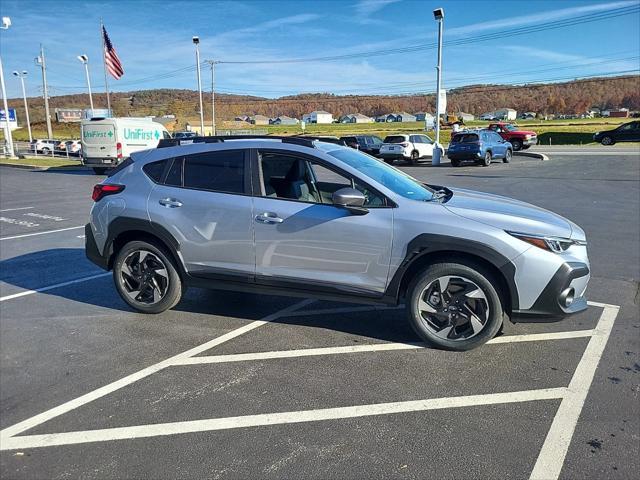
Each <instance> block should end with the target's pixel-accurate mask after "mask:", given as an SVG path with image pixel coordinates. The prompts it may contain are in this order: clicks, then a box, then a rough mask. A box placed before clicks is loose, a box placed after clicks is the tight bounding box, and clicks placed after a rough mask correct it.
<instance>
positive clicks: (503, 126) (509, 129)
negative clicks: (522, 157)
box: [487, 122, 538, 152]
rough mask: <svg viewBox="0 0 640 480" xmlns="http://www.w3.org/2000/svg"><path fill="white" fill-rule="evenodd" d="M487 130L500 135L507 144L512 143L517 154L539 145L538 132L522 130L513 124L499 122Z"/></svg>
mask: <svg viewBox="0 0 640 480" xmlns="http://www.w3.org/2000/svg"><path fill="white" fill-rule="evenodd" d="M487 128H488V129H489V130H493V131H494V132H496V133H498V134H499V135H500V136H501V137H502V138H504V139H505V140H506V141H507V142H509V143H511V145H512V146H513V150H514V151H516V152H517V151H519V150H523V149H525V150H526V149H527V148H529V147H530V146H531V145H536V144H537V143H538V134H537V133H536V132H533V131H531V130H521V129H520V128H519V127H518V126H517V125H514V124H513V123H506V122H497V123H492V124H490V125H489V126H488V127H487Z"/></svg>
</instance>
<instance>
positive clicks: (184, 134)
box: [173, 132, 198, 138]
mask: <svg viewBox="0 0 640 480" xmlns="http://www.w3.org/2000/svg"><path fill="white" fill-rule="evenodd" d="M197 136H198V134H197V133H196V132H174V133H173V138H193V137H197Z"/></svg>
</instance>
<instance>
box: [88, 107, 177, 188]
mask: <svg viewBox="0 0 640 480" xmlns="http://www.w3.org/2000/svg"><path fill="white" fill-rule="evenodd" d="M80 131H81V135H82V163H83V164H84V165H87V166H89V167H92V168H93V171H94V172H95V173H96V174H98V175H102V174H104V173H105V172H106V171H107V170H109V169H110V168H114V167H115V166H116V165H118V164H119V163H121V162H122V161H124V160H126V159H127V158H129V156H130V155H131V154H132V153H133V152H137V151H140V150H147V149H149V148H155V147H157V146H158V142H159V141H160V140H161V139H163V138H171V135H170V134H169V132H168V131H167V129H166V128H165V127H164V125H162V124H161V123H158V122H154V121H152V120H151V119H150V118H132V117H131V118H130V117H122V118H92V119H91V120H82V122H81V123H80Z"/></svg>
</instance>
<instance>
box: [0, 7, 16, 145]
mask: <svg viewBox="0 0 640 480" xmlns="http://www.w3.org/2000/svg"><path fill="white" fill-rule="evenodd" d="M10 26H11V19H10V18H9V17H2V27H0V28H2V30H8V29H9V27H10ZM0 87H1V88H2V102H3V104H4V138H5V140H6V141H7V153H8V154H9V157H14V156H15V154H14V152H13V136H12V135H11V128H9V105H8V104H7V89H6V88H5V86H4V70H3V69H2V58H0Z"/></svg>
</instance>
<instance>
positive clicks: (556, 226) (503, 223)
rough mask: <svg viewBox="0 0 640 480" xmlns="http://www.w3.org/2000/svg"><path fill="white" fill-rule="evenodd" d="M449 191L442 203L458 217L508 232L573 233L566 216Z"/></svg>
mask: <svg viewBox="0 0 640 480" xmlns="http://www.w3.org/2000/svg"><path fill="white" fill-rule="evenodd" d="M451 190H452V192H453V195H452V196H451V198H450V199H449V200H448V201H447V202H446V203H444V206H445V207H446V208H447V209H448V210H449V211H450V212H452V213H455V214H456V215H459V216H461V217H464V218H468V219H470V220H475V221H477V222H480V223H484V224H485V225H491V226H492V227H496V228H500V229H502V230H506V231H509V232H519V233H528V234H531V235H548V236H554V237H563V238H571V234H572V233H573V228H572V223H571V222H569V221H568V220H567V219H565V218H563V217H561V216H560V215H557V214H555V213H553V212H550V211H549V210H545V209H543V208H540V207H536V206H535V205H531V204H529V203H525V202H521V201H519V200H514V199H513V198H508V197H502V196H500V195H492V194H489V193H482V192H474V191H472V190H464V189H451ZM579 232H581V230H579ZM576 233H578V232H576Z"/></svg>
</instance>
